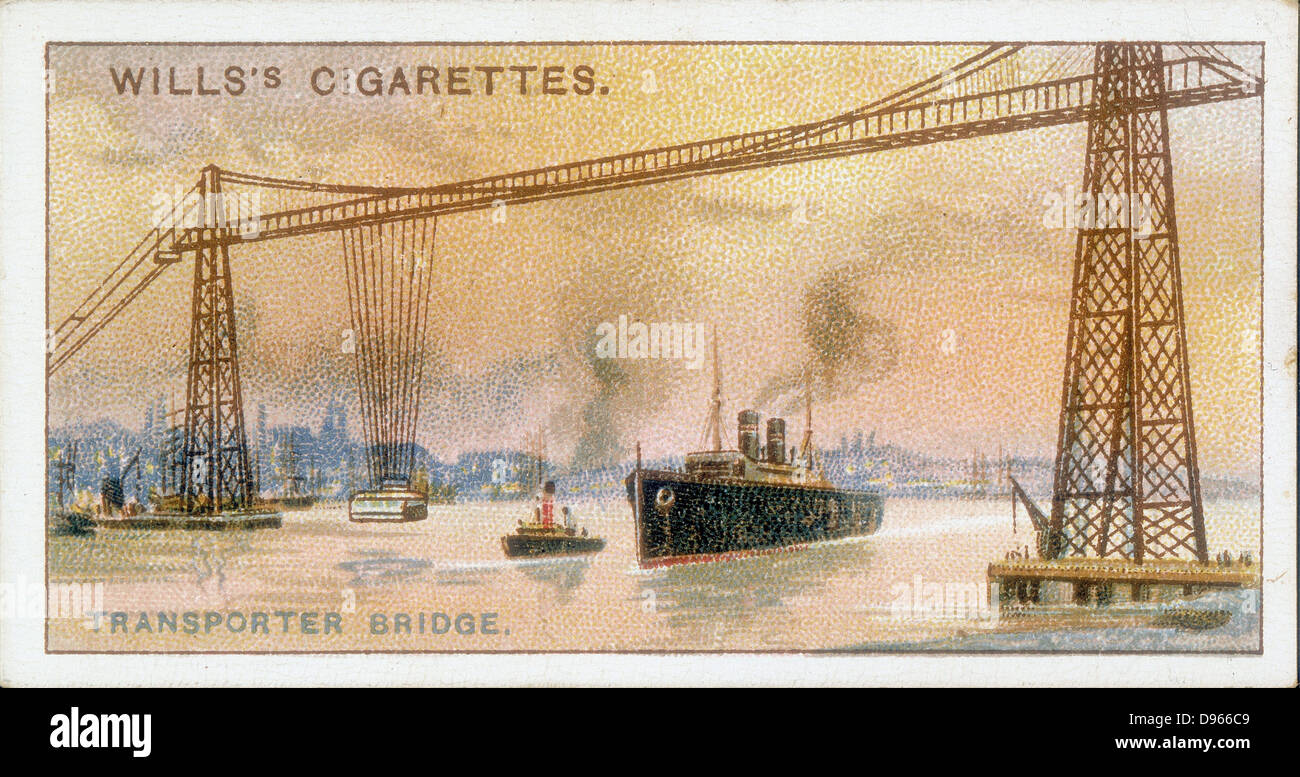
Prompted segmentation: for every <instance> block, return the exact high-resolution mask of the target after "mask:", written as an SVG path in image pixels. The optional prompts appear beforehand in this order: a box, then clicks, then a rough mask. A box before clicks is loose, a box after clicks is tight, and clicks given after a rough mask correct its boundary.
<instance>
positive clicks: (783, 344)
mask: <svg viewBox="0 0 1300 777" xmlns="http://www.w3.org/2000/svg"><path fill="white" fill-rule="evenodd" d="M974 51H976V49H973V48H971V47H930V46H926V47H919V46H918V47H876V46H811V45H810V46H615V45H607V46H562V47H537V46H518V47H433V48H430V47H361V48H341V47H316V46H312V47H282V46H266V47H225V46H221V47H216V46H204V47H141V46H130V47H62V48H57V47H56V48H53V49H52V50H51V56H50V64H51V69H52V70H53V73H54V79H55V89H54V93H53V95H52V97H51V101H50V132H49V136H50V168H51V169H50V222H51V223H50V241H51V242H50V268H49V277H50V315H51V319H52V321H53V322H57V321H60V320H62V318H63V317H64V316H66V315H67V313H68V312H70V311H71V309H72V308H73V307H74V306H75V305H76V303H77V302H78V301H79V300H80V299H81V298H82V297H84V295H85V294H86V293H87V292H88V291H89V290H90V289H91V288H93V287H94V286H95V285H97V284H98V283H99V281H100V279H101V278H102V277H103V276H104V275H105V274H106V273H107V272H108V270H109V269H111V268H112V266H113V265H114V264H115V263H116V262H117V261H119V260H120V259H121V258H122V257H123V256H124V255H125V254H126V252H127V251H128V250H129V249H130V248H131V246H133V245H134V244H135V242H136V241H137V240H139V239H140V236H141V235H142V234H143V233H144V231H145V230H146V229H147V228H148V226H149V225H150V222H151V217H152V215H153V207H154V205H155V204H156V197H158V196H160V195H166V194H171V193H172V192H174V191H176V190H177V189H181V190H183V189H186V188H188V187H189V186H190V185H191V184H192V183H193V182H194V181H195V180H196V179H197V177H198V171H199V169H200V168H201V167H203V166H204V165H206V164H209V163H215V164H218V165H220V166H222V167H223V168H226V169H231V170H236V171H241V172H249V173H257V174H261V175H269V176H277V177H285V178H299V179H309V180H320V181H326V182H330V183H348V184H367V185H381V184H383V185H409V186H419V185H432V184H439V183H445V182H449V181H455V180H461V179H465V178H471V177H476V176H480V175H488V174H493V173H503V172H507V171H511V170H517V169H522V168H527V167H532V166H538V165H544V164H550V163H557V162H564V161H573V160H578V159H583V158H588V157H592V156H599V155H603V154H610V153H617V152H622V151H630V150H635V149H643V148H652V147H655V146H660V145H665V144H670V143H675V142H683V141H688V140H695V139H701V138H706V137H712V136H717V135H723V134H729V133H734V132H743V131H749V130H756V129H765V128H774V127H778V126H782V125H786V124H791V123H797V122H804V121H811V120H815V119H818V118H824V117H827V116H830V115H834V114H836V113H839V112H842V111H844V110H848V109H850V108H853V107H856V106H859V105H862V104H865V103H867V102H869V101H871V100H873V99H877V98H879V97H881V96H883V95H885V94H888V93H889V92H891V91H893V90H895V89H897V88H899V87H902V86H905V85H907V84H909V83H911V82H914V81H917V80H920V79H921V78H924V77H927V76H929V75H931V74H934V73H936V72H939V71H941V70H942V69H943V68H944V67H947V66H950V65H953V64H955V63H957V62H958V61H960V60H961V59H963V58H965V57H967V56H969V55H970V54H972V53H974ZM1229 53H1231V54H1233V55H1234V56H1240V58H1241V59H1242V60H1247V61H1249V60H1250V58H1251V56H1252V55H1253V56H1254V57H1255V58H1257V56H1258V55H1257V53H1255V52H1250V51H1248V50H1246V49H1242V48H1237V49H1230V50H1229ZM1046 56H1047V58H1044V55H1041V54H1039V55H1030V56H1028V57H1026V59H1025V62H1026V67H1029V66H1033V65H1038V64H1042V65H1045V64H1046V63H1047V61H1048V59H1050V54H1049V55H1046ZM580 64H586V65H589V66H590V67H591V68H592V70H593V72H594V77H593V81H594V84H595V85H596V87H597V89H596V91H595V93H593V94H592V95H589V96H582V95H575V94H572V93H568V94H564V95H551V94H543V93H540V89H539V86H540V79H539V76H538V75H537V74H533V80H532V81H530V82H529V83H528V87H530V94H528V95H520V94H519V93H518V81H517V80H510V81H506V80H503V79H505V78H506V76H505V75H502V76H498V79H502V80H498V82H497V84H496V87H495V93H494V94H492V95H487V94H484V93H483V92H484V87H483V83H482V81H481V78H482V76H481V75H478V76H476V75H474V73H475V71H472V70H471V71H469V72H470V73H471V76H470V78H471V81H470V85H469V86H468V87H467V88H469V89H470V90H471V91H472V92H473V94H470V95H463V96H462V95H446V94H442V95H431V94H425V95H423V96H416V95H411V96H405V95H403V94H401V93H400V92H399V93H397V94H393V95H384V96H377V97H367V96H363V95H360V94H356V93H352V94H339V93H338V90H337V89H336V93H335V94H331V95H329V96H320V95H317V94H314V93H313V92H312V90H311V88H310V76H311V73H312V72H313V71H314V70H316V69H317V68H318V67H321V66H325V67H330V68H332V69H334V70H335V71H341V70H342V69H343V68H345V67H350V68H352V69H353V70H354V71H356V70H360V69H361V68H363V67H366V66H368V65H373V66H376V67H380V68H383V69H385V71H386V72H388V73H391V72H392V68H394V67H397V66H402V67H403V68H404V69H405V70H406V72H407V76H408V79H410V80H411V81H412V86H414V84H413V82H414V69H415V68H416V67H417V66H420V65H427V66H433V67H437V68H438V69H439V71H440V74H439V76H440V79H442V80H441V83H440V88H441V90H442V91H445V89H446V86H447V83H446V80H445V75H446V74H447V71H448V68H451V67H467V68H473V67H475V66H485V67H501V68H504V69H506V70H505V71H504V72H505V73H507V74H508V73H510V72H511V71H509V70H508V68H509V67H511V66H537V67H538V68H539V71H540V68H543V67H545V66H548V65H562V66H564V67H565V74H566V75H565V76H564V78H563V80H562V83H563V84H564V85H565V87H566V88H569V89H572V87H573V86H574V85H575V82H574V81H573V80H572V73H573V69H574V67H575V66H576V65H580ZM155 66H156V67H159V68H161V69H162V70H161V71H160V72H161V74H162V78H163V82H162V84H163V88H164V89H165V88H166V79H167V77H168V75H167V74H168V68H170V67H175V69H176V73H177V76H176V77H177V84H178V87H189V88H193V87H194V83H193V82H194V79H195V73H196V68H197V67H203V69H204V72H205V84H206V85H209V86H212V85H219V86H224V84H225V82H224V81H223V80H222V78H221V74H222V73H223V72H224V71H225V70H226V68H228V67H231V66H239V67H241V68H243V69H244V71H245V73H248V72H250V71H251V69H252V68H254V67H256V68H258V73H259V75H258V76H257V77H248V78H247V81H248V82H249V83H250V86H249V87H248V88H246V90H245V92H244V93H243V94H240V95H238V96H232V95H230V94H226V93H223V94H220V95H216V96H198V95H190V96H173V95H160V96H155V95H153V94H151V93H150V94H143V95H142V96H139V97H135V96H121V95H118V94H117V93H116V91H115V89H114V88H113V80H112V78H111V75H110V70H109V68H110V67H116V68H118V69H119V71H118V72H119V73H120V72H121V69H122V68H136V67H145V68H152V67H155ZM271 66H274V67H278V68H279V71H280V72H279V75H280V79H281V84H280V86H278V87H277V88H275V89H266V88H260V87H256V86H252V85H251V84H252V83H254V82H257V81H258V80H259V79H261V78H263V77H264V73H265V70H266V68H267V67H271ZM149 77H150V78H151V77H152V76H151V75H150V76H149ZM321 83H323V82H321ZM601 86H604V87H608V93H606V94H601V93H600V92H601V91H602V90H600V89H599V88H598V87H601ZM145 91H146V92H148V91H149V89H146V90H145ZM1260 114H1261V110H1260V103H1259V101H1258V100H1246V101H1239V102H1235V103H1228V104H1223V105H1215V106H1203V107H1197V108H1190V109H1182V110H1178V111H1175V112H1173V113H1172V114H1171V115H1170V131H1171V135H1172V145H1173V156H1174V165H1175V176H1174V185H1175V191H1176V198H1177V213H1178V225H1179V229H1180V235H1181V238H1182V243H1181V246H1182V262H1183V268H1184V281H1185V305H1186V315H1187V324H1188V338H1189V348H1190V352H1191V358H1192V367H1191V377H1192V388H1193V401H1194V406H1195V412H1196V420H1197V422H1198V427H1197V434H1198V444H1199V448H1200V453H1201V459H1202V466H1203V469H1204V470H1205V471H1207V472H1209V473H1219V474H1237V475H1247V476H1248V475H1250V474H1251V473H1253V472H1257V471H1258V466H1259V448H1258V439H1259V433H1260V432H1259V404H1258V403H1259V362H1258V355H1257V351H1256V346H1257V339H1256V338H1257V336H1258V334H1257V333H1258V327H1259V325H1260V321H1259V302H1258V300H1259V284H1260V248H1259V246H1260V240H1259V230H1260V196H1259V180H1260V158H1261V151H1260V140H1259V138H1260ZM1084 132H1085V128H1084V127H1083V126H1082V125H1076V126H1070V127H1061V128H1053V129H1041V130H1033V131H1029V132H1021V133H1014V134H1009V135H1003V136H998V137H991V138H980V139H974V140H966V141H960V142H953V143H946V144H940V145H936V146H926V147H920V148H914V149H905V150H898V151H887V152H882V153H876V154H870V155H865V156H858V157H851V158H846V159H838V160H830V161H819V162H811V163H802V164H798V165H788V166H784V167H780V168H773V169H768V170H762V171H754V172H743V173H733V174H728V175H723V176H708V177H704V178H699V179H693V180H688V181H681V182H675V183H669V184H659V185H655V186H652V187H638V188H633V189H627V190H622V191H616V192H609V193H604V194H598V195H589V196H583V197H579V198H571V199H566V200H560V201H554V202H549V203H541V204H535V205H519V206H511V207H510V208H509V210H508V211H507V213H506V218H505V219H504V220H503V221H501V222H500V223H498V222H497V221H494V220H493V219H492V218H491V217H490V214H488V213H485V212H476V213H469V214H461V215H455V216H450V217H445V218H443V219H441V220H440V222H439V225H438V244H437V248H436V257H437V260H438V261H439V263H440V264H439V266H440V267H441V274H440V276H439V278H438V280H437V283H436V288H435V290H434V294H433V297H432V298H431V303H432V310H433V314H432V317H431V321H430V334H429V336H430V340H431V346H432V347H433V348H434V350H435V352H436V353H437V358H436V359H435V360H433V361H432V363H431V365H430V367H429V368H428V369H426V372H425V385H424V408H423V411H422V421H421V423H420V425H419V429H418V433H417V438H418V441H419V442H420V443H422V444H424V445H426V446H428V447H429V448H430V449H431V450H433V451H434V452H435V453H437V454H438V455H440V456H442V457H444V458H450V457H454V456H455V455H456V454H458V453H460V452H462V451H466V450H474V449H481V448H486V447H495V446H511V447H517V446H521V445H522V444H523V442H524V436H525V434H526V433H527V432H528V431H529V430H531V429H533V428H535V427H536V426H537V425H539V424H541V425H543V426H545V427H546V428H547V429H548V439H549V441H550V445H551V448H552V450H551V452H552V455H553V456H555V457H557V458H560V459H565V458H568V457H570V456H572V455H573V453H574V451H575V450H577V449H580V448H582V447H583V446H585V448H586V449H588V450H590V449H592V448H593V446H594V448H595V449H600V450H606V451H609V452H617V454H618V455H619V456H620V457H626V456H630V455H631V449H632V446H633V445H634V443H635V442H636V441H637V440H641V441H642V443H643V446H644V448H645V450H646V453H647V455H650V456H655V455H659V454H664V453H669V452H682V451H684V450H687V449H691V448H693V446H694V444H695V442H696V440H697V438H698V436H699V433H700V428H701V424H702V422H703V417H704V412H705V410H706V403H707V401H708V398H709V390H710V389H709V371H708V369H702V370H692V369H689V368H688V367H687V366H686V364H685V362H683V361H680V360H678V361H672V360H642V361H627V360H620V361H613V362H610V361H608V360H606V361H602V360H598V359H596V358H594V352H593V349H594V343H595V332H596V329H597V327H598V326H599V325H600V324H601V323H602V322H617V320H618V317H619V316H620V315H625V316H627V317H628V318H629V319H631V320H639V321H643V322H669V321H676V322H692V323H703V324H705V325H707V326H708V327H709V328H712V327H714V326H716V327H717V329H718V332H719V334H720V337H721V342H722V350H721V363H722V370H723V377H724V402H725V404H724V414H725V416H724V417H725V419H726V421H725V432H724V435H725V436H726V437H727V438H728V439H730V438H731V437H732V436H734V419H735V413H736V411H738V410H739V409H741V408H742V407H746V406H754V407H756V408H757V409H759V410H760V411H763V412H765V413H770V412H778V411H781V412H784V411H787V410H789V405H790V399H791V397H790V395H789V393H788V391H787V389H788V388H789V387H790V386H792V385H793V384H794V383H795V382H797V381H796V378H797V376H799V375H800V374H801V373H802V371H803V370H804V369H805V367H806V366H807V365H810V364H811V365H813V368H814V372H815V373H816V374H817V379H816V380H817V383H816V385H817V386H818V393H819V395H820V396H819V401H818V403H817V406H816V419H815V425H816V428H817V431H818V434H819V439H820V440H821V441H822V443H823V444H832V443H838V440H839V437H840V435H841V434H844V433H847V434H852V433H853V432H855V431H857V430H859V429H862V430H867V431H870V430H873V429H874V430H877V439H878V440H885V441H892V442H897V443H900V444H903V445H907V446H909V447H913V448H916V449H918V450H922V451H927V452H931V453H934V454H939V455H967V454H969V453H970V451H971V450H972V449H975V448H978V449H981V450H984V451H988V452H992V451H993V450H994V449H996V448H997V447H998V446H999V445H1001V446H1003V447H1005V448H1007V449H1009V450H1012V451H1016V452H1022V453H1026V454H1040V455H1049V454H1050V453H1051V452H1052V450H1053V446H1054V445H1055V439H1056V428H1057V422H1058V414H1059V402H1060V384H1061V375H1062V369H1063V360H1064V356H1065V354H1064V346H1065V327H1066V316H1067V314H1068V292H1069V284H1070V280H1071V275H1070V271H1071V266H1072V262H1073V252H1074V244H1075V235H1074V232H1072V231H1070V230H1067V229H1063V228H1052V227H1048V226H1046V225H1045V224H1044V211H1045V210H1046V206H1045V205H1044V202H1045V200H1046V199H1047V198H1049V197H1050V196H1052V195H1056V196H1068V195H1069V193H1070V192H1071V191H1073V190H1077V189H1078V188H1079V186H1080V184H1081V181H1082V166H1083V141H1084ZM283 204H285V203H278V202H274V201H265V202H262V203H261V205H262V207H263V209H264V210H267V209H272V208H276V207H280V206H281V205H283ZM232 263H233V273H234V285H235V294H236V299H237V307H238V311H239V322H240V326H241V331H240V338H241V351H240V356H241V364H242V370H243V377H244V385H245V388H244V397H245V402H246V404H247V406H248V411H249V417H250V418H252V417H253V412H252V411H253V408H254V407H255V406H256V404H257V403H265V404H266V405H267V406H268V410H269V411H270V415H271V418H272V421H273V422H275V421H279V422H284V421H288V420H290V419H296V420H297V421H298V422H300V423H308V424H310V425H312V426H313V427H314V426H316V425H317V424H318V423H319V421H320V418H321V415H322V412H323V408H324V403H325V400H326V399H328V398H330V397H339V398H342V399H343V400H345V401H346V402H347V403H348V405H349V407H350V408H351V410H350V418H351V419H352V421H353V422H354V423H355V420H356V417H357V409H356V408H357V400H356V390H355V374H354V368H353V361H352V356H351V354H348V353H344V351H343V349H342V347H341V342H342V334H341V333H342V331H343V330H344V329H346V328H347V327H348V326H349V320H348V305H347V297H346V286H345V283H344V270H343V258H342V249H341V241H340V238H339V236H338V234H329V235H323V236H317V237H310V238H297V239H291V240H281V241H274V242H264V243H257V244H252V245H247V246H236V247H235V248H234V249H233V250H232ZM190 280H191V278H190V267H189V265H184V266H182V267H178V268H174V269H172V270H171V271H170V272H169V273H168V274H167V275H165V276H164V277H163V279H162V280H160V281H159V282H158V283H156V284H155V285H154V287H153V288H152V289H150V291H149V293H147V294H146V296H145V297H143V298H141V299H139V300H137V301H136V302H135V303H134V305H133V306H132V308H131V309H130V311H129V312H128V313H126V314H125V315H123V316H121V317H120V318H119V319H118V320H117V321H116V322H114V324H113V325H112V326H111V327H110V328H109V329H107V330H105V331H104V332H103V333H102V334H101V335H100V336H99V337H98V338H97V339H96V340H95V341H94V342H93V343H92V344H91V345H90V346H89V347H87V348H86V349H85V350H83V351H82V352H81V353H80V354H78V355H77V356H76V357H75V358H74V360H73V361H72V362H70V363H69V364H68V365H66V366H65V367H64V368H63V369H62V370H61V371H60V372H59V373H58V374H57V375H56V376H55V378H54V379H53V380H52V381H51V384H50V420H51V423H52V424H54V425H59V424H61V423H63V422H65V421H68V420H76V419H86V420H88V419H92V418H96V417H100V416H108V417H111V418H114V419H115V420H118V421H119V422H122V423H124V424H127V425H129V426H133V427H138V426H139V424H140V422H141V419H142V418H143V414H144V406H145V403H146V402H147V401H148V400H149V398H150V397H152V396H154V395H156V394H159V393H162V394H165V395H166V394H170V395H172V396H175V397H176V399H177V401H178V402H179V401H180V400H181V398H183V390H184V381H183V369H184V363H183V362H184V358H185V349H186V346H187V339H188V324H189V322H188V315H189V304H190V298H189V294H190V290H189V285H190ZM819 321H836V322H840V323H839V324H837V325H836V326H838V327H841V328H843V330H844V331H840V330H839V329H837V330H836V331H833V332H830V333H829V334H828V332H826V331H825V330H819V329H818V328H817V326H816V323H817V322H819ZM846 322H847V323H846ZM792 414H793V413H792ZM801 433H802V417H801V413H799V414H798V415H797V417H795V418H793V419H792V422H791V437H792V438H793V439H798V437H799V435H800V434H801ZM580 440H582V446H580V445H579V442H580Z"/></svg>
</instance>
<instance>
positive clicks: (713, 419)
mask: <svg viewBox="0 0 1300 777" xmlns="http://www.w3.org/2000/svg"><path fill="white" fill-rule="evenodd" d="M709 444H711V445H712V448H711V450H713V451H715V452H716V451H720V450H722V370H721V369H720V368H719V366H718V328H717V327H714V328H713V403H712V405H711V406H710V408H709V417H708V419H707V420H705V422H704V432H703V433H702V434H701V435H700V447H701V448H703V447H704V446H705V445H709Z"/></svg>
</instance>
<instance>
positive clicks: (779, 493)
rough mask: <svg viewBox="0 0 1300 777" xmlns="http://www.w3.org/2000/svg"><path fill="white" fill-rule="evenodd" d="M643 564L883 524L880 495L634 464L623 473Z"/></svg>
mask: <svg viewBox="0 0 1300 777" xmlns="http://www.w3.org/2000/svg"><path fill="white" fill-rule="evenodd" d="M627 487H628V498H629V500H630V501H631V502H632V510H633V518H634V520H635V523H636V535H637V558H638V561H639V562H640V564H641V566H642V567H654V566H665V565H670V564H678V563H687V562H698V561H714V560H722V559H728V558H736V557H741V556H747V555H755V554H759V553H765V552H772V551H776V550H780V549H784V548H790V547H798V546H801V545H808V544H811V543H815V542H824V541H827V540H836V539H843V538H846V537H860V536H866V535H869V534H873V533H875V532H876V531H877V530H878V529H879V528H880V523H881V519H882V514H883V511H884V497H883V496H881V495H880V494H878V493H874V492H869V491H847V490H840V489H836V488H828V487H825V486H805V485H797V484H772V483H751V482H744V481H730V482H727V481H719V480H714V479H703V478H698V477H694V476H691V475H686V474H683V473H680V472H670V471H662V470H644V469H638V470H634V471H633V472H632V474H631V475H629V476H628V479H627Z"/></svg>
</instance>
